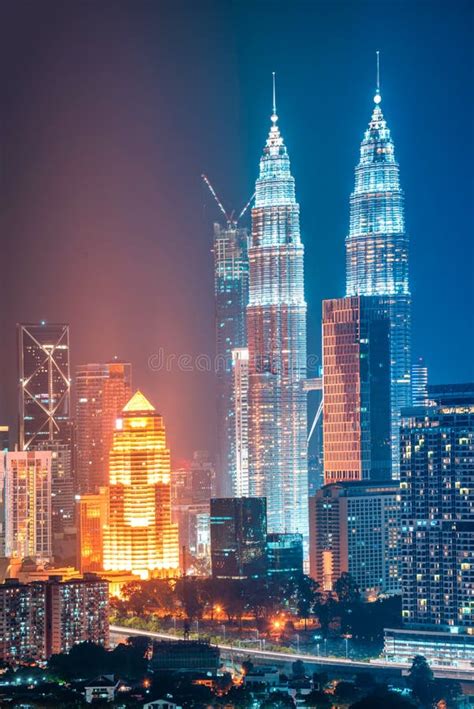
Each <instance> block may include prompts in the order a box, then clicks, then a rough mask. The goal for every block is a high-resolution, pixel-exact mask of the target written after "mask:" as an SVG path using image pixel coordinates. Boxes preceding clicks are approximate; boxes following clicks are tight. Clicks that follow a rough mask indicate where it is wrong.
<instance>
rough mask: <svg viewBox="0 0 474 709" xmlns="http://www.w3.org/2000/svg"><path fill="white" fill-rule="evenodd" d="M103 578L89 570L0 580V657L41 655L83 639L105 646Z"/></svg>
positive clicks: (16, 658)
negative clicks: (64, 576) (63, 577)
mask: <svg viewBox="0 0 474 709" xmlns="http://www.w3.org/2000/svg"><path fill="white" fill-rule="evenodd" d="M108 612H109V599H108V582H107V581H104V580H103V579H100V578H98V577H97V576H95V575H93V574H89V575H87V574H86V575H85V576H84V577H83V578H82V579H72V580H70V581H64V582H61V581H60V580H59V578H58V577H52V578H51V580H50V581H35V582H33V583H28V584H24V583H20V582H19V581H18V580H17V579H7V580H6V581H5V583H3V584H0V658H1V659H2V660H4V661H5V662H21V661H25V660H29V659H34V660H46V659H48V658H49V657H50V656H51V655H52V654H54V653H60V652H68V651H69V650H70V649H71V647H72V646H73V645H75V644H76V643H79V642H84V641H89V642H93V643H96V644H100V645H104V646H107V645H108V641H109V619H108Z"/></svg>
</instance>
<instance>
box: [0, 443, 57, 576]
mask: <svg viewBox="0 0 474 709" xmlns="http://www.w3.org/2000/svg"><path fill="white" fill-rule="evenodd" d="M1 456H2V457H1V468H0V470H1V472H2V473H3V474H2V478H3V485H2V487H3V499H4V525H5V527H4V529H5V532H4V535H3V536H4V545H5V549H4V553H3V555H4V556H7V557H13V558H15V559H26V558H30V559H33V560H35V561H38V562H45V561H51V559H52V556H53V552H52V530H51V522H52V511H51V453H50V452H49V451H44V452H40V451H34V450H31V451H19V452H18V451H17V452H11V453H3V454H1Z"/></svg>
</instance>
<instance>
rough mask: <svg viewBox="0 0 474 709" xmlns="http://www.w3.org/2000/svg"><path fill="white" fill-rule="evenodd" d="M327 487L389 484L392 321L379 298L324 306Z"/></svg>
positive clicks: (344, 300)
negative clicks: (346, 483) (366, 482)
mask: <svg viewBox="0 0 474 709" xmlns="http://www.w3.org/2000/svg"><path fill="white" fill-rule="evenodd" d="M323 369H324V425H323V432H324V433H323V436H324V446H323V449H324V476H325V482H326V483H332V482H339V481H351V480H354V481H355V480H369V479H370V480H390V478H391V470H392V458H391V406H390V390H391V384H390V321H389V319H388V315H387V303H386V300H385V299H384V298H379V297H377V296H354V297H351V298H338V299H335V300H325V301H324V302H323Z"/></svg>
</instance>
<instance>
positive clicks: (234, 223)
mask: <svg viewBox="0 0 474 709" xmlns="http://www.w3.org/2000/svg"><path fill="white" fill-rule="evenodd" d="M201 177H202V179H203V181H204V182H205V183H206V185H207V186H208V188H209V192H210V193H211V194H212V196H213V197H214V199H215V201H216V204H217V206H218V207H219V209H220V211H221V212H222V214H223V215H224V217H225V220H226V222H227V227H228V228H231V227H233V228H235V227H236V226H237V224H238V223H239V221H240V220H241V219H242V217H243V216H244V214H245V212H246V211H247V209H248V208H249V207H250V205H251V204H252V200H253V198H254V197H255V192H254V193H253V195H252V196H251V197H250V199H249V201H248V202H247V204H246V205H245V207H244V208H243V209H242V211H241V212H240V214H239V216H238V217H237V219H234V214H235V211H234V210H232V212H231V213H230V214H229V213H228V212H226V210H225V209H224V205H223V204H222V202H221V200H220V199H219V197H218V196H217V193H216V191H215V189H214V187H213V186H212V185H211V183H210V181H209V179H208V177H207V176H206V175H201Z"/></svg>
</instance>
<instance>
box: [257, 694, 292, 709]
mask: <svg viewBox="0 0 474 709" xmlns="http://www.w3.org/2000/svg"><path fill="white" fill-rule="evenodd" d="M294 706H295V702H294V701H293V699H292V698H291V697H290V696H289V695H288V694H286V693H285V692H272V695H271V697H268V699H265V700H264V701H263V702H262V703H261V704H260V709H287V707H289V708H290V709H293V707H294Z"/></svg>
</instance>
